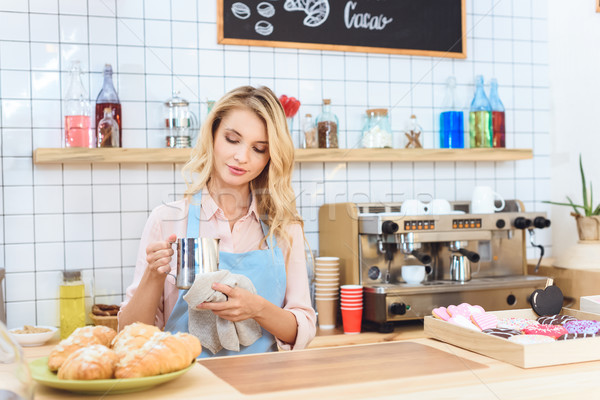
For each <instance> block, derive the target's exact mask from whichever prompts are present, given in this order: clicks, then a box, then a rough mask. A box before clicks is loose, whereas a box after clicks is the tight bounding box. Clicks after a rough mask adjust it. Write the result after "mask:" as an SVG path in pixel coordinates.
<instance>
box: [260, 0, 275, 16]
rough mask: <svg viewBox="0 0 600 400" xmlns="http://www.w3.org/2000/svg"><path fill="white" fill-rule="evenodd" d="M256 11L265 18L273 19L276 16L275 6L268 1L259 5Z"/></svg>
mask: <svg viewBox="0 0 600 400" xmlns="http://www.w3.org/2000/svg"><path fill="white" fill-rule="evenodd" d="M256 11H258V13H259V14H260V15H262V16H263V17H265V18H271V17H272V16H273V15H275V7H273V4H271V3H267V2H266V1H263V2H262V3H258V5H257V6H256Z"/></svg>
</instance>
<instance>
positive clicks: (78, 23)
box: [59, 2, 88, 43]
mask: <svg viewBox="0 0 600 400" xmlns="http://www.w3.org/2000/svg"><path fill="white" fill-rule="evenodd" d="M77 3H80V2H77ZM61 4H62V2H61ZM59 18H60V40H61V42H66V43H85V42H87V40H88V25H87V18H86V17H79V16H72V15H64V14H63V15H61V16H60V17H59Z"/></svg>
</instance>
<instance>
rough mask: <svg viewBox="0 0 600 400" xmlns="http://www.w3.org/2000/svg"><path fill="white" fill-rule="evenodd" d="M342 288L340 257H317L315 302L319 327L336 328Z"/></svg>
mask: <svg viewBox="0 0 600 400" xmlns="http://www.w3.org/2000/svg"><path fill="white" fill-rule="evenodd" d="M339 290H340V258H339V257H316V258H315V304H316V306H317V312H318V313H319V315H318V322H319V328H321V329H333V328H335V323H336V316H337V309H338V302H339V298H340V295H339Z"/></svg>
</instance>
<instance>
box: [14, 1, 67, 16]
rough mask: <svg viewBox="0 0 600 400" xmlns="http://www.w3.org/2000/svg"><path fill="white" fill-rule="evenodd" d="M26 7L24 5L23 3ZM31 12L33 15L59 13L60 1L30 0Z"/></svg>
mask: <svg viewBox="0 0 600 400" xmlns="http://www.w3.org/2000/svg"><path fill="white" fill-rule="evenodd" d="M21 4H23V5H24V3H21ZM29 11H30V12H32V13H57V12H58V1H54V0H52V1H48V0H29Z"/></svg>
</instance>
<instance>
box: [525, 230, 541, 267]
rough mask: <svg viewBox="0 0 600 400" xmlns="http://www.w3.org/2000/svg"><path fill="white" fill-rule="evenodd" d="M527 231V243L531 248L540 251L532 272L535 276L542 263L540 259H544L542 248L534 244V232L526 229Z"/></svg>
mask: <svg viewBox="0 0 600 400" xmlns="http://www.w3.org/2000/svg"><path fill="white" fill-rule="evenodd" d="M527 231H528V232H529V243H531V245H532V246H533V247H537V248H538V249H540V259H539V260H538V262H537V265H536V266H535V269H534V270H533V272H534V273H536V274H537V273H538V270H539V269H540V263H541V262H542V258H543V257H544V246H542V245H541V244H536V243H535V231H534V230H533V229H527Z"/></svg>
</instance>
